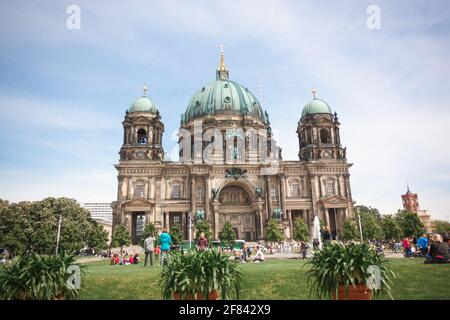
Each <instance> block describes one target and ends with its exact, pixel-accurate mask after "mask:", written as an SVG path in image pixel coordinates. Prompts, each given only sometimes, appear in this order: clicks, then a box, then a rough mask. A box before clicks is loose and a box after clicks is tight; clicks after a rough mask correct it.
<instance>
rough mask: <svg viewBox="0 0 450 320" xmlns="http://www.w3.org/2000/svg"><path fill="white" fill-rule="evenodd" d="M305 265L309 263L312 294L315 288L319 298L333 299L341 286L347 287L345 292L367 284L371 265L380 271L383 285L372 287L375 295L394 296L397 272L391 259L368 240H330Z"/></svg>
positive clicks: (308, 272)
mask: <svg viewBox="0 0 450 320" xmlns="http://www.w3.org/2000/svg"><path fill="white" fill-rule="evenodd" d="M306 265H309V266H310V269H309V270H308V271H307V274H308V280H307V283H308V286H309V287H310V293H312V292H313V291H315V293H316V294H317V296H318V298H319V299H321V298H323V297H325V298H331V296H332V293H333V292H335V293H336V295H337V294H338V290H339V286H340V285H343V286H344V287H345V292H346V294H347V293H348V289H349V287H350V286H355V285H358V284H361V285H365V284H366V281H367V280H368V279H369V278H370V276H371V274H370V273H369V272H368V270H369V266H376V267H378V268H379V270H380V288H379V289H377V290H375V289H374V290H372V293H373V295H374V296H376V295H378V294H379V293H380V292H386V293H388V294H389V296H390V297H391V298H392V295H391V293H390V291H391V287H390V284H391V283H392V278H391V277H393V278H395V275H394V273H393V272H392V271H391V269H390V266H389V262H388V260H387V259H386V258H385V257H384V256H381V255H379V254H377V252H376V251H375V249H374V248H372V247H370V246H369V245H368V244H366V243H349V244H346V245H344V244H342V243H340V242H335V241H333V242H330V243H328V244H326V245H324V247H323V249H322V250H317V251H315V252H314V255H313V257H312V258H311V259H310V260H309V261H308V262H307V264H306Z"/></svg>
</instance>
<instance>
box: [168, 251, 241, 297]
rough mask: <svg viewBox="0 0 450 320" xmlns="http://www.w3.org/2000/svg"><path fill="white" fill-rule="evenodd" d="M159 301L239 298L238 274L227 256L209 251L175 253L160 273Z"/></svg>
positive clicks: (239, 275)
mask: <svg viewBox="0 0 450 320" xmlns="http://www.w3.org/2000/svg"><path fill="white" fill-rule="evenodd" d="M160 276H161V278H160V284H161V291H162V298H163V299H172V298H174V299H176V300H194V299H198V300H202V299H205V298H206V299H208V300H216V299H217V298H219V296H221V298H222V299H230V298H231V295H232V293H233V292H235V293H236V295H237V298H239V291H240V280H241V273H240V271H239V270H238V269H237V266H236V264H235V263H233V261H230V260H229V257H228V256H227V255H224V254H221V253H217V252H215V251H213V250H211V251H203V252H193V253H192V252H190V253H188V254H185V255H182V254H180V253H175V254H173V255H172V256H171V259H170V261H169V262H168V264H167V265H166V266H165V267H164V268H163V270H162V271H161V273H160Z"/></svg>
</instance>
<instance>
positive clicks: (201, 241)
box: [197, 232, 208, 251]
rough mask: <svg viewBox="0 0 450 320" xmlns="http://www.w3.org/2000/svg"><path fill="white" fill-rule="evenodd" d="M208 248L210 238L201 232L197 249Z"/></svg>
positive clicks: (203, 249)
mask: <svg viewBox="0 0 450 320" xmlns="http://www.w3.org/2000/svg"><path fill="white" fill-rule="evenodd" d="M206 248H208V239H207V238H206V237H205V233H204V232H202V233H200V237H199V238H198V240H197V250H198V251H205V250H206Z"/></svg>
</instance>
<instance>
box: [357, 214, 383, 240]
mask: <svg viewBox="0 0 450 320" xmlns="http://www.w3.org/2000/svg"><path fill="white" fill-rule="evenodd" d="M358 214H359V215H360V216H361V226H362V233H363V238H364V240H380V239H381V238H382V237H383V235H382V232H381V227H380V221H379V218H378V217H377V215H375V214H373V213H371V212H370V211H367V212H365V211H359V212H358Z"/></svg>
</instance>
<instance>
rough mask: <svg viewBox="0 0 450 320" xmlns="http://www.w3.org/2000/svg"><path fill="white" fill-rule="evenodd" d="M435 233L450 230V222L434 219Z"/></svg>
mask: <svg viewBox="0 0 450 320" xmlns="http://www.w3.org/2000/svg"><path fill="white" fill-rule="evenodd" d="M434 223H435V225H436V232H437V233H444V232H450V222H448V221H444V220H434Z"/></svg>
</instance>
